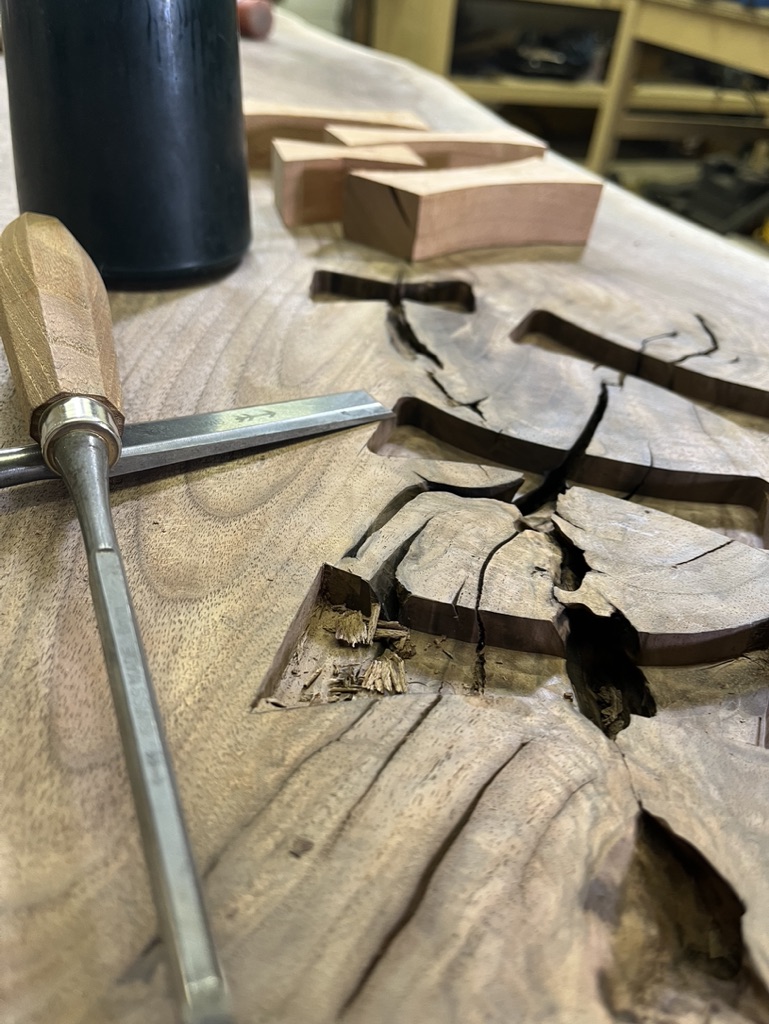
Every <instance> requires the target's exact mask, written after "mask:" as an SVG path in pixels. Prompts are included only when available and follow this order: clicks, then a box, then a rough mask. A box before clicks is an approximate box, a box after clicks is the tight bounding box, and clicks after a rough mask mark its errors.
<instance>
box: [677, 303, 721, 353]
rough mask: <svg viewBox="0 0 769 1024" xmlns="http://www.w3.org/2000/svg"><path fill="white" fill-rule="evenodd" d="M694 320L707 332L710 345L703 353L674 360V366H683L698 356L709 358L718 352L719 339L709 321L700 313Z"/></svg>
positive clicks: (695, 315) (696, 314)
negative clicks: (688, 360)
mask: <svg viewBox="0 0 769 1024" xmlns="http://www.w3.org/2000/svg"><path fill="white" fill-rule="evenodd" d="M694 319H695V320H696V321H697V322H698V323H699V325H700V327H701V328H702V329H703V331H704V332H705V334H706V336H707V338H708V340H709V342H710V344H709V345H708V347H707V348H706V349H703V350H702V352H690V353H689V354H688V355H686V356H681V358H680V359H674V360H673V364H672V365H673V366H683V364H684V363H685V362H686V361H687V359H694V358H695V357H696V356H709V355H711V354H712V353H713V352H718V338H717V337H716V334H715V331H714V330H713V328H712V327H710V325H709V324H708V322H707V320H706V319H705V317H704V316H702V315H701V314H700V313H695V314H694Z"/></svg>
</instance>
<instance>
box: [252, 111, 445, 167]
mask: <svg viewBox="0 0 769 1024" xmlns="http://www.w3.org/2000/svg"><path fill="white" fill-rule="evenodd" d="M243 118H244V121H245V126H246V142H247V144H248V161H249V164H250V165H251V167H269V166H270V145H271V144H272V140H273V139H276V138H282V139H300V140H301V141H303V142H323V133H324V130H325V127H326V125H327V124H331V123H333V124H351V125H377V126H379V127H391V128H403V129H409V130H412V131H421V130H422V129H425V128H427V125H426V124H425V122H424V121H423V120H422V119H421V118H420V117H418V116H417V115H416V114H415V113H414V112H412V111H410V110H381V109H379V108H375V109H373V110H351V109H349V108H345V107H333V106H329V107H326V106H312V105H306V104H303V105H293V104H282V103H269V102H263V101H261V100H252V99H248V98H246V99H245V100H244V101H243Z"/></svg>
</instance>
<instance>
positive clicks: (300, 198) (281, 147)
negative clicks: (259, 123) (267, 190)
mask: <svg viewBox="0 0 769 1024" xmlns="http://www.w3.org/2000/svg"><path fill="white" fill-rule="evenodd" d="M421 167H424V161H423V160H422V158H421V157H419V156H417V154H416V153H414V152H412V150H410V149H409V148H408V147H407V146H369V147H365V146H357V147H349V146H341V145H327V144H324V143H321V142H301V141H298V140H296V139H274V140H273V143H272V185H273V190H274V192H275V205H276V206H277V208H278V211H279V213H280V216H281V217H282V219H283V223H284V224H285V225H286V226H287V227H298V226H299V225H301V224H318V223H322V222H324V221H334V220H341V219H342V208H343V202H344V186H345V179H346V178H347V175H348V174H349V172H350V171H351V170H353V169H364V168H372V169H379V170H388V169H389V170H397V169H403V168H407V169H409V170H414V169H415V168H421Z"/></svg>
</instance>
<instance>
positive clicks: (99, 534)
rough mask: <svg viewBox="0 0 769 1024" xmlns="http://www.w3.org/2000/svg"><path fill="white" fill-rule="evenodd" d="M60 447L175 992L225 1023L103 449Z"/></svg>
mask: <svg viewBox="0 0 769 1024" xmlns="http://www.w3.org/2000/svg"><path fill="white" fill-rule="evenodd" d="M54 455H55V460H56V464H57V467H58V469H59V470H60V472H61V475H62V477H63V479H64V481H65V483H66V484H67V487H68V488H69V491H70V494H71V496H72V500H73V502H74V503H75V507H76V509H77V514H78V519H79V520H80V526H81V529H82V532H83V539H84V542H85V547H86V551H87V555H88V570H89V579H90V585H91V594H92V597H93V604H94V609H95V611H96V619H97V623H98V626H99V633H100V636H101V641H102V647H103V649H104V658H105V661H106V664H107V671H108V675H109V680H110V686H111V689H112V699H113V702H114V705H115V712H116V715H117V720H118V725H119V728H120V733H121V737H122V740H123V748H124V751H125V756H126V764H127V766H128V775H129V779H130V782H131V788H132V790H133V796H134V801H135V804H136V809H137V814H138V818H139V826H140V828H141V832H142V837H143V840H144V850H145V856H146V859H147V867H148V869H149V876H150V882H151V885H152V889H153V893H154V897H155V903H156V906H157V911H158V917H159V921H160V927H161V933H162V937H163V940H164V942H165V943H166V945H167V947H168V954H169V958H168V961H169V967H170V971H171V975H172V981H173V984H174V988H175V990H176V994H177V999H178V1001H179V1003H180V1005H181V1007H182V1014H183V1018H184V1020H185V1022H186V1024H228V1022H230V1021H231V1020H232V1018H231V1016H230V1013H229V1008H228V999H227V992H226V986H225V983H224V979H223V977H222V974H221V970H220V968H219V963H218V960H217V956H216V950H215V947H214V942H213V939H212V936H211V930H210V927H209V924H208V919H207V916H206V912H205V907H204V905H203V898H202V895H201V891H200V884H199V881H198V876H197V872H196V870H195V862H194V859H193V856H192V851H191V849H190V843H189V838H188V836H187V830H186V828H185V824H184V818H183V815H182V809H181V804H180V802H179V796H178V793H177V789H176V784H175V781H174V775H173V770H172V767H171V758H170V754H169V751H168V747H167V745H166V741H165V737H164V735H163V728H162V724H161V719H160V714H159V711H158V708H157V703H156V700H155V694H154V691H153V688H152V682H151V680H150V675H149V671H148V669H147V663H146V658H145V655H144V650H143V648H142V642H141V638H140V635H139V629H138V626H137V624H136V618H135V615H134V610H133V606H132V603H131V598H130V595H129V591H128V584H127V582H126V577H125V570H124V567H123V561H122V558H121V556H120V551H119V549H118V544H117V539H116V537H115V531H114V526H113V523H112V515H111V512H110V506H109V492H108V487H109V484H108V472H109V460H108V457H107V449H106V446H105V444H104V442H103V441H102V439H101V438H100V437H98V436H95V435H93V434H90V433H89V432H88V431H86V430H72V431H71V432H69V433H68V434H65V435H64V436H63V437H61V438H60V439H58V440H57V441H56V442H55V450H54Z"/></svg>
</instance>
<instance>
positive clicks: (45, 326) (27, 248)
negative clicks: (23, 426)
mask: <svg viewBox="0 0 769 1024" xmlns="http://www.w3.org/2000/svg"><path fill="white" fill-rule="evenodd" d="M0 337H2V341H3V346H4V347H5V351H6V355H7V356H8V363H9V364H10V367H11V373H12V374H13V378H14V380H15V382H16V388H17V391H18V396H19V402H20V403H21V406H22V409H23V412H24V415H25V417H26V418H28V420H29V427H30V434H31V435H32V437H34V438H35V439H36V440H39V436H40V430H39V423H40V416H41V415H42V413H43V412H44V411H45V409H46V408H47V407H48V406H49V405H50V404H51V403H52V402H54V401H56V400H58V399H60V398H66V397H68V396H70V395H87V396H90V397H92V398H96V399H98V400H99V401H101V402H103V403H104V404H105V405H106V406H107V407H108V408H109V410H110V412H111V413H112V415H113V419H114V420H115V423H116V425H117V426H118V428H119V429H121V428H122V425H123V414H122V411H121V406H122V395H121V391H120V381H119V379H118V374H117V361H116V358H115V346H114V344H113V340H112V318H111V316H110V309H109V300H108V298H107V291H106V289H105V287H104V282H103V281H102V279H101V276H100V275H99V271H98V270H97V269H96V267H95V266H94V264H93V262H92V260H91V258H90V257H89V256H88V254H87V253H86V251H85V250H84V249H83V248H82V247H81V246H80V245H79V243H78V242H77V241H76V240H75V238H74V237H73V236H72V235H71V234H70V233H69V231H67V229H66V228H65V227H64V225H63V224H62V223H61V222H60V221H58V220H56V218H55V217H44V216H42V215H40V214H37V213H25V214H22V216H21V217H18V218H17V219H16V220H14V221H12V222H11V223H10V224H9V225H8V227H7V228H6V229H5V230H4V231H3V233H2V235H0Z"/></svg>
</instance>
